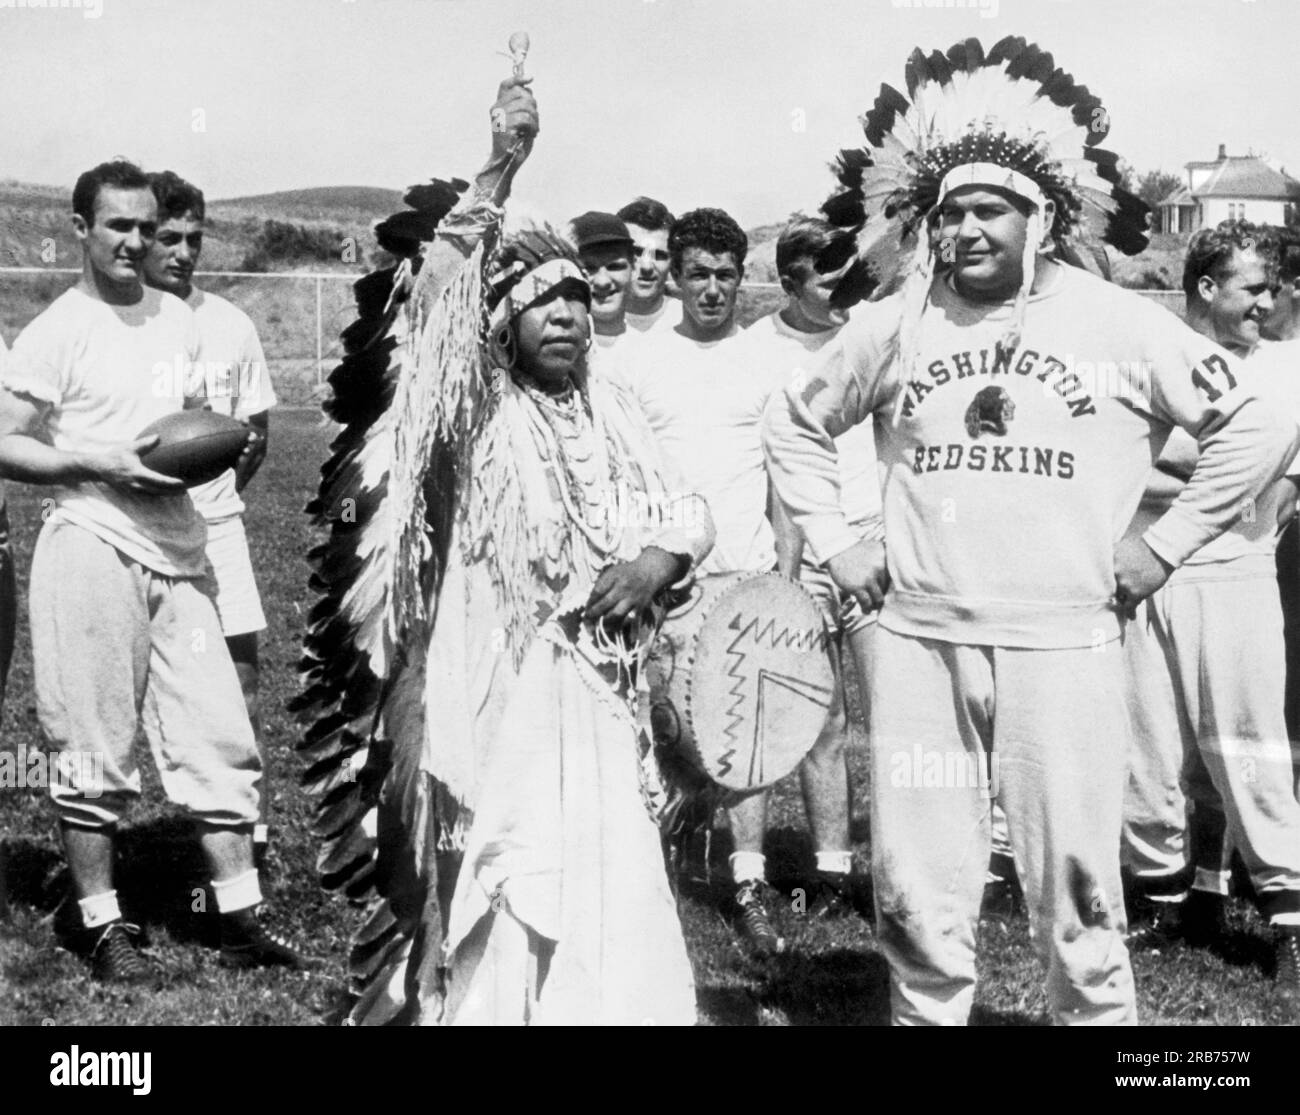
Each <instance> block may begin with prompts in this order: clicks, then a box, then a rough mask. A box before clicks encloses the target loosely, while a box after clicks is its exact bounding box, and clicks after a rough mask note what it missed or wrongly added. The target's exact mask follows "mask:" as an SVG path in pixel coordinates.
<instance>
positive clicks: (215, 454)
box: [136, 410, 248, 488]
mask: <svg viewBox="0 0 1300 1115" xmlns="http://www.w3.org/2000/svg"><path fill="white" fill-rule="evenodd" d="M155 435H156V436H157V438H158V444H157V445H155V446H154V447H153V448H152V449H149V450H146V451H145V452H144V453H141V454H140V460H141V462H142V463H143V464H144V465H145V467H146V468H151V469H153V470H154V472H161V473H162V474H163V475H164V476H172V477H175V478H176V479H177V480H183V481H184V482H185V486H186V487H187V488H192V487H194V486H195V485H196V484H206V483H207V482H208V481H209V480H215V479H216V478H217V477H218V476H220V475H221V474H222V473H223V472H225V471H226V469H228V468H233V467H234V466H235V462H236V461H238V460H239V455H240V454H241V453H242V452H243V451H244V445H245V444H246V443H247V441H248V427H247V426H245V425H244V424H243V423H242V422H239V421H236V420H235V419H234V418H228V417H227V416H226V415H224V414H214V413H213V412H212V411H210V410H182V411H178V412H177V413H176V414H169V415H167V416H166V417H165V418H160V419H158V421H157V422H150V423H149V425H147V426H146V427H145V428H144V429H143V430H141V431H140V432H139V433H138V434H137V435H136V436H137V437H154V436H155Z"/></svg>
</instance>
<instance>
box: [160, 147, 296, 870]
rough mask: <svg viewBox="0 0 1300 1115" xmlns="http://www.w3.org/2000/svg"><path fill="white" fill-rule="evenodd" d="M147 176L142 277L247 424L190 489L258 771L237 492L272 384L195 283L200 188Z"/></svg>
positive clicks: (248, 582)
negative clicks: (152, 215) (148, 241)
mask: <svg viewBox="0 0 1300 1115" xmlns="http://www.w3.org/2000/svg"><path fill="white" fill-rule="evenodd" d="M149 181H150V183H151V184H152V185H153V192H154V196H155V197H156V198H157V199H158V221H159V223H158V234H157V236H156V237H155V238H154V241H153V245H152V247H150V249H149V251H148V253H147V254H146V255H145V258H144V281H145V282H146V283H147V284H148V285H149V286H151V287H153V288H155V289H157V290H165V291H167V293H168V294H174V295H175V296H176V297H177V298H180V299H181V300H182V301H184V302H185V304H186V305H188V306H189V307H190V309H192V310H193V311H194V319H195V322H196V323H197V325H198V330H199V364H200V365H201V366H202V370H203V378H204V386H205V395H206V398H207V400H208V406H209V407H210V408H211V409H212V410H214V411H216V412H217V413H218V414H225V415H230V416H232V417H234V418H238V419H239V420H240V421H241V422H243V423H244V424H245V425H247V426H248V428H249V448H248V450H247V451H246V452H245V453H244V455H243V457H241V458H240V461H239V465H238V467H237V468H234V469H228V470H227V471H226V472H225V473H223V474H222V475H221V476H219V477H217V479H215V480H213V481H211V482H209V483H207V484H201V485H199V486H198V487H196V488H191V489H190V498H191V499H192V500H193V501H194V506H195V507H197V508H198V510H199V514H200V515H202V516H203V520H204V522H205V523H206V524H207V528H208V541H207V546H206V551H207V558H208V563H209V564H210V565H211V567H212V575H213V578H214V579H215V581H216V589H217V615H218V617H219V618H220V620H221V630H222V632H223V633H224V634H225V637H226V646H227V648H228V649H229V650H230V657H231V659H232V660H233V661H234V663H235V672H236V673H238V675H239V686H240V689H241V690H242V691H243V694H244V706H245V708H246V709H247V711H248V719H249V722H250V723H251V724H252V726H253V735H254V737H255V738H256V739H257V746H258V750H259V751H260V752H261V754H262V769H263V770H266V769H267V762H266V744H265V741H264V740H263V739H262V731H261V726H260V724H259V722H258V716H257V692H258V674H259V669H258V657H257V633H258V632H259V631H262V630H264V629H265V628H266V617H265V616H264V615H263V613H262V602H261V599H260V598H259V596H258V592H257V581H256V580H255V578H254V576H253V565H252V561H251V560H250V558H249V555H248V540H247V538H246V537H245V534H244V502H243V500H242V499H240V493H241V492H242V491H243V489H244V488H245V486H246V485H247V484H248V482H249V481H250V480H251V479H252V478H253V476H254V474H255V473H256V472H257V470H258V469H259V468H260V467H261V465H262V461H263V460H264V459H265V457H266V443H267V427H268V414H267V412H268V411H269V410H270V409H271V407H273V406H275V402H276V399H275V391H274V390H273V388H272V386H271V376H270V372H269V371H268V369H267V366H266V357H265V355H263V353H262V343H261V341H260V340H258V336H257V328H256V327H255V326H254V325H253V322H252V321H251V320H250V319H249V317H248V315H247V314H246V313H244V312H243V310H241V309H239V308H238V307H236V306H234V305H232V304H231V303H230V302H228V301H226V299H224V298H221V297H220V296H218V295H216V294H212V293H211V292H209V291H203V290H200V289H199V288H198V287H196V286H195V285H194V281H193V279H194V270H195V268H196V267H197V266H198V262H199V254H200V252H202V251H203V221H204V217H205V215H206V204H205V202H204V198H203V191H202V190H200V189H198V187H196V186H194V185H192V184H191V183H189V182H187V181H185V179H183V178H181V177H180V176H179V175H176V174H173V173H172V172H171V171H163V172H161V173H156V174H150V175H149ZM267 797H268V795H266V794H262V795H261V808H260V819H259V821H258V823H257V825H256V826H254V829H253V843H254V847H255V848H256V850H257V854H258V859H259V862H260V861H262V860H263V859H264V858H265V854H266V847H267V826H266V819H267Z"/></svg>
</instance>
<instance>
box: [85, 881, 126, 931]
mask: <svg viewBox="0 0 1300 1115" xmlns="http://www.w3.org/2000/svg"><path fill="white" fill-rule="evenodd" d="M77 905H78V906H79V907H80V908H81V924H82V925H84V926H85V927H86V928H87V929H99V928H100V927H101V926H104V925H108V924H109V922H114V921H120V920H121V919H122V911H121V909H120V908H119V907H118V905H117V891H115V890H106V891H104V892H103V893H102V894H92V895H91V896H90V897H89V898H79V899H77Z"/></svg>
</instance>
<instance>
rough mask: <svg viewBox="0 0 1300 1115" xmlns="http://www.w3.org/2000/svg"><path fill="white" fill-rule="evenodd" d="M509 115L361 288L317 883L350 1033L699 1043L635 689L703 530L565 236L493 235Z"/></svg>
mask: <svg viewBox="0 0 1300 1115" xmlns="http://www.w3.org/2000/svg"><path fill="white" fill-rule="evenodd" d="M513 44H514V41H513V40H512V47H513ZM492 116H493V120H494V142H493V151H492V156H491V157H490V159H489V161H488V163H487V165H486V166H485V167H484V169H483V171H482V172H481V173H480V174H479V175H478V177H477V178H476V180H475V184H474V187H473V188H472V191H471V192H469V193H468V195H467V196H466V197H465V198H464V199H463V200H461V199H460V196H459V195H460V193H461V192H463V191H465V190H466V189H467V184H466V183H464V182H453V183H434V184H432V185H429V186H424V187H417V188H416V189H414V190H412V191H411V192H410V193H408V195H407V201H408V203H409V204H411V205H412V206H413V207H414V208H413V209H412V210H410V211H408V213H407V214H404V215H401V214H399V215H398V216H396V217H393V218H389V220H388V221H385V222H384V223H383V224H382V225H381V226H380V227H379V229H378V230H377V231H378V233H379V236H380V240H381V243H383V242H385V241H387V243H388V244H390V245H391V246H392V248H393V249H395V250H396V251H397V252H398V253H399V254H401V255H403V256H404V259H403V262H402V263H401V265H400V266H399V267H398V268H396V269H390V270H389V271H387V272H379V273H376V274H375V275H373V276H367V277H366V278H365V279H362V280H361V281H360V282H359V283H358V284H357V296H358V307H359V309H360V312H361V317H360V320H359V321H358V322H357V323H356V324H355V325H353V326H351V327H350V328H349V329H348V330H347V331H346V332H345V334H344V343H345V346H346V347H347V349H348V356H347V357H346V358H345V360H344V361H343V363H342V364H341V365H340V366H339V368H338V369H337V370H336V371H335V372H334V373H333V375H332V376H331V379H330V382H331V386H332V387H333V391H334V394H333V398H332V399H331V400H330V402H329V403H328V404H327V410H328V411H329V412H330V414H331V415H332V416H334V417H335V418H337V419H339V420H340V421H342V422H344V423H345V425H346V428H345V430H344V432H343V434H342V435H341V436H340V438H339V439H338V440H337V441H336V442H335V445H334V449H335V454H334V456H333V458H332V459H331V460H330V461H329V462H328V463H327V464H326V466H325V468H324V469H323V470H322V473H323V475H322V482H321V489H320V494H319V497H318V499H317V500H316V501H314V503H313V504H312V505H311V508H310V510H311V511H312V512H313V513H315V514H316V515H317V517H318V522H319V523H320V524H321V525H323V526H327V527H328V528H329V530H330V537H329V540H328V541H327V542H326V543H324V544H323V545H322V546H321V547H319V548H318V549H317V550H316V551H315V553H314V558H315V561H316V569H317V574H316V577H315V578H314V584H315V586H316V587H317V588H319V589H321V590H322V593H323V597H322V599H321V601H320V602H319V603H318V604H317V606H316V608H315V610H314V611H313V616H312V618H313V624H312V628H311V630H310V632H309V633H308V636H307V639H306V641H305V649H306V657H305V660H304V667H305V671H306V677H305V681H306V688H305V690H304V693H303V694H302V696H301V697H300V698H299V700H298V702H297V707H298V709H299V710H300V711H301V712H302V713H303V714H304V715H305V716H306V717H307V718H308V719H311V720H313V721H314V723H313V726H312V728H311V729H310V730H309V731H308V733H307V736H306V738H305V740H304V741H303V743H302V745H301V750H302V751H303V753H304V755H305V756H306V757H307V758H308V760H309V761H310V762H311V764H312V765H311V766H310V768H309V769H308V771H307V774H306V782H307V785H308V786H309V787H310V788H312V789H314V790H315V791H316V792H317V793H318V794H319V795H320V798H321V800H320V806H319V810H318V814H317V824H316V831H317V832H318V834H319V835H320V836H321V837H322V841H323V843H322V851H321V857H320V861H319V867H320V870H321V873H322V880H323V882H324V883H325V884H326V885H327V886H330V887H334V888H339V889H342V890H343V891H345V892H346V893H347V894H348V895H349V896H350V897H353V898H362V897H366V898H372V899H373V900H374V901H373V903H372V905H371V909H370V916H369V918H368V919H367V921H366V923H365V924H364V926H363V927H362V928H361V930H360V931H359V932H358V933H357V935H356V937H355V938H354V940H353V951H352V957H351V970H352V976H353V991H354V992H355V994H356V997H357V999H356V1002H355V1005H354V1007H353V1010H352V1013H351V1020H352V1021H354V1022H358V1023H389V1022H429V1023H444V1024H474V1023H477V1024H482V1023H516V1024H518V1023H549V1024H564V1023H568V1024H574V1023H622V1024H640V1023H644V1022H650V1023H656V1024H661V1025H664V1024H669V1025H689V1024H693V1023H694V1021H695V997H694V987H693V981H692V977H691V969H690V964H689V961H688V959H687V956H686V948H685V943H684V941H683V939H682V933H681V926H680V924H679V923H678V921H677V914H676V907H675V903H674V900H673V896H672V893H671V890H670V888H669V884H668V879H667V876H666V873H665V871H664V863H663V857H662V853H661V848H660V842H659V834H658V830H657V828H656V825H655V822H654V819H652V816H651V815H650V812H649V805H648V803H646V804H644V805H643V800H644V799H647V798H649V796H650V795H651V794H653V792H654V790H655V786H654V784H653V782H652V781H647V780H650V779H653V777H654V767H653V757H652V755H651V754H650V752H649V742H648V739H647V738H646V737H644V736H641V735H639V734H638V721H637V712H638V711H639V700H638V688H637V677H638V670H639V667H640V665H641V664H642V662H643V661H644V659H645V656H646V654H647V652H648V649H649V646H650V643H651V641H652V640H653V638H654V635H655V632H656V628H657V623H656V620H657V618H658V617H661V616H662V608H661V607H660V600H659V594H660V592H661V590H662V589H664V588H666V587H668V586H669V585H670V584H672V583H674V582H677V581H680V580H684V579H685V577H686V575H687V574H688V573H689V572H690V570H691V569H692V568H693V567H694V566H695V564H696V563H697V562H698V561H699V560H700V559H702V558H703V557H704V556H705V555H706V554H707V553H708V551H709V549H710V547H711V545H712V541H713V524H712V520H711V518H710V515H709V512H708V508H707V506H706V505H705V504H704V502H703V501H702V500H701V499H699V498H698V497H695V496H693V495H691V494H690V493H689V492H687V491H685V490H684V489H683V487H682V485H681V483H680V481H678V480H677V478H676V477H675V475H674V474H673V473H672V472H671V471H670V467H671V466H669V465H668V464H667V463H666V462H664V461H663V460H662V459H661V457H660V454H659V452H658V449H657V447H656V445H655V441H654V437H653V435H652V434H651V432H650V430H649V428H648V427H647V426H646V424H645V420H644V418H643V417H642V416H641V413H640V411H639V409H638V408H637V406H636V404H635V402H634V401H633V400H632V399H631V397H630V396H628V395H626V394H625V393H624V392H623V391H622V389H621V388H620V387H619V386H618V385H617V383H615V382H614V381H613V380H612V379H609V378H608V377H605V376H602V375H599V374H597V375H590V376H589V375H588V374H587V365H586V356H587V349H588V348H589V347H590V345H591V326H590V320H589V307H590V297H591V288H590V285H589V283H588V280H587V277H586V275H585V274H584V272H583V270H582V268H581V266H580V265H579V263H578V259H577V255H576V253H575V250H574V248H573V246H572V245H571V244H569V243H568V242H567V241H566V240H565V239H564V238H563V237H561V236H560V235H559V234H558V233H557V232H556V231H555V230H554V229H553V228H551V227H550V226H547V225H537V224H534V225H532V226H520V227H514V228H511V227H506V228H504V229H503V228H502V224H503V212H502V210H501V208H500V206H501V204H502V202H503V200H504V198H505V197H506V196H507V194H508V192H509V186H510V182H511V180H512V178H513V176H514V173H515V172H516V170H517V169H518V167H519V166H520V165H521V164H522V162H523V160H524V158H525V157H526V156H527V154H528V152H529V150H530V149H531V146H532V142H533V137H534V136H535V135H536V132H537V106H536V103H535V101H534V99H533V96H532V94H531V92H530V91H529V89H528V79H526V78H524V77H523V76H522V74H521V73H520V71H519V69H518V68H517V69H516V76H515V77H514V78H513V79H511V80H509V81H507V82H505V83H503V85H502V87H501V90H500V94H499V96H498V98H497V103H496V105H495V106H494V108H493V110H492Z"/></svg>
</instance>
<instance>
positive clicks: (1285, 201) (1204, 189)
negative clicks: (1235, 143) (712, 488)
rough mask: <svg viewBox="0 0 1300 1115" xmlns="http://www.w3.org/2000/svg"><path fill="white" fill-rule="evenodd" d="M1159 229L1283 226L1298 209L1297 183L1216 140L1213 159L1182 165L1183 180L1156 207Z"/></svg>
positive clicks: (1177, 230)
mask: <svg viewBox="0 0 1300 1115" xmlns="http://www.w3.org/2000/svg"><path fill="white" fill-rule="evenodd" d="M1157 208H1158V210H1159V219H1158V223H1157V228H1158V229H1159V231H1161V232H1195V231H1196V230H1197V229H1199V228H1213V227H1214V226H1215V225H1217V224H1218V223H1219V222H1220V221H1231V220H1237V221H1251V222H1253V223H1254V224H1263V225H1284V224H1286V223H1287V222H1288V219H1290V218H1293V217H1294V216H1295V214H1296V213H1297V212H1300V182H1297V181H1296V180H1295V179H1294V178H1292V177H1291V176H1290V175H1289V174H1287V173H1286V171H1285V170H1274V169H1273V168H1272V167H1271V166H1269V165H1268V163H1266V162H1265V161H1264V160H1263V159H1261V158H1259V157H1258V156H1255V155H1229V154H1228V152H1227V147H1226V145H1225V144H1222V143H1221V144H1219V157H1218V158H1217V159H1215V160H1214V161H1213V162H1195V163H1188V164H1187V182H1186V184H1185V185H1182V186H1179V187H1178V189H1176V190H1175V191H1174V192H1173V193H1171V194H1170V195H1169V196H1168V197H1167V198H1165V199H1164V201H1162V202H1161V203H1160V204H1159V206H1157Z"/></svg>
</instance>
